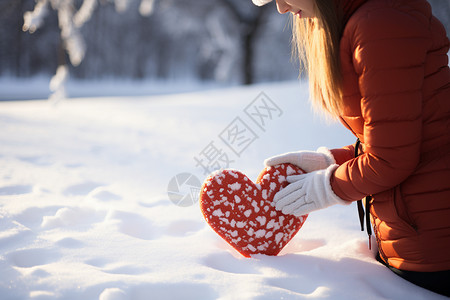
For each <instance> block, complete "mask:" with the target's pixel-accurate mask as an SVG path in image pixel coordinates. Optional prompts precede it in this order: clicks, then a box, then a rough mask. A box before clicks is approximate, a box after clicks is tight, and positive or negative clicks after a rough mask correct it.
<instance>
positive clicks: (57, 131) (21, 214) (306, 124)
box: [0, 83, 444, 300]
mask: <svg viewBox="0 0 450 300" xmlns="http://www.w3.org/2000/svg"><path fill="white" fill-rule="evenodd" d="M30 88H31V87H29V86H27V85H24V86H23V89H24V91H25V90H30ZM105 89H107V88H105ZM7 92H8V87H7V86H3V87H1V88H0V93H3V96H4V95H5V93H7ZM105 92H107V91H105ZM262 92H263V93H264V94H261V93H262ZM306 98H307V87H306V85H304V84H298V83H282V84H267V85H257V86H252V87H247V88H229V89H221V90H208V91H203V92H191V93H184V94H178V95H158V96H136V95H132V96H120V97H103V98H101V97H97V98H71V99H69V100H65V101H62V102H59V103H57V104H54V103H53V104H52V103H49V102H48V101H46V100H37V101H13V102H0V128H1V130H0V166H1V167H0V298H1V299H4V300H6V299H83V300H84V299H101V300H113V299H114V300H115V299H193V300H199V299H222V300H224V299H230V300H231V299H267V300H272V299H303V298H308V299H309V298H328V299H358V300H359V299H410V300H413V299H441V298H442V299H443V298H444V297H441V296H439V295H436V294H434V293H432V292H429V291H426V290H424V289H421V288H419V287H417V286H414V285H412V284H410V283H408V282H406V281H404V280H402V279H401V278H399V277H397V276H396V275H394V274H393V273H391V272H390V271H389V270H387V269H386V268H385V267H383V266H381V265H380V264H378V263H377V262H376V261H375V260H374V258H373V255H372V252H371V251H369V250H368V247H367V237H366V235H365V233H363V232H361V231H359V222H358V217H357V212H356V207H355V205H351V206H348V207H331V208H329V209H326V210H323V211H319V212H316V213H313V214H311V215H310V216H309V218H308V219H307V221H306V223H305V225H304V226H303V227H302V229H301V230H300V231H299V233H298V234H297V236H295V237H294V239H293V240H292V241H291V242H290V243H289V244H288V245H287V246H286V248H285V249H284V250H283V251H282V252H281V254H280V255H279V256H277V257H269V256H263V255H258V256H256V257H253V258H251V259H247V258H244V257H242V256H240V255H239V254H238V253H237V252H236V251H235V250H234V249H232V248H231V247H230V246H228V244H226V243H225V242H224V241H223V240H221V238H220V237H219V236H218V235H217V234H216V233H215V232H213V231H212V230H211V229H210V227H209V226H208V225H207V224H206V223H205V221H204V219H203V217H202V215H201V213H200V210H199V207H198V203H194V205H191V206H180V205H175V204H174V203H173V202H172V201H171V200H170V199H169V196H168V190H169V191H170V190H171V191H173V189H174V186H173V184H169V183H170V182H172V183H173V178H174V177H176V175H178V174H181V173H189V174H192V175H193V176H194V177H196V178H198V179H199V180H200V181H203V179H204V178H205V174H204V172H203V169H202V164H206V163H207V162H208V161H207V157H208V154H210V155H211V153H213V152H214V151H213V150H216V151H220V152H217V153H220V154H221V156H220V157H222V158H224V157H226V158H228V160H222V161H221V163H222V164H228V166H229V167H232V168H236V169H239V170H241V171H243V172H244V173H246V174H247V175H248V176H249V177H250V178H253V179H256V177H257V175H258V173H259V172H260V171H261V170H262V168H263V164H262V162H263V160H264V159H265V158H267V157H269V156H271V155H274V154H278V153H281V152H286V151H290V150H296V149H312V150H313V149H316V148H317V147H319V146H328V147H338V146H343V145H346V144H350V143H352V142H354V139H353V137H352V136H351V135H350V134H349V133H348V132H347V130H346V129H344V128H343V127H342V126H341V125H340V124H328V125H327V124H326V123H324V122H323V121H321V120H320V119H319V118H318V117H315V116H314V114H312V113H311V110H310V108H309V104H308V103H307V101H306ZM261 99H265V103H266V104H269V106H267V107H266V108H269V107H272V108H273V109H272V110H270V109H267V110H262V111H261V112H265V114H261V115H260V117H261V118H259V119H257V118H256V119H252V117H251V116H253V117H255V115H252V114H247V113H246V112H249V111H250V109H251V108H252V107H253V106H254V105H255V104H257V103H259V102H258V101H262V100H261ZM271 113H273V114H271ZM263 115H264V116H265V117H264V116H263ZM258 120H259V121H264V122H265V123H264V124H262V123H258ZM239 124H240V126H243V125H242V124H244V125H245V126H247V127H246V128H247V131H246V133H247V134H250V136H247V139H244V140H243V141H248V142H246V144H242V143H240V144H236V143H235V141H232V140H230V139H228V140H227V137H228V138H230V136H229V135H227V133H230V132H231V131H230V129H231V128H233V126H236V125H239ZM241 141H242V140H241ZM233 143H234V144H233ZM233 146H235V148H233ZM236 147H238V148H236ZM233 149H234V151H236V152H234V151H233ZM199 162H201V163H199ZM181 192H182V191H181V187H180V193H181ZM183 204H186V203H183Z"/></svg>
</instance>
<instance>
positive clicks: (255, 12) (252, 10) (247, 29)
mask: <svg viewBox="0 0 450 300" xmlns="http://www.w3.org/2000/svg"><path fill="white" fill-rule="evenodd" d="M219 1H220V2H221V3H222V5H223V6H224V7H226V8H227V9H228V10H229V12H230V14H231V15H232V16H233V18H234V19H235V20H236V22H238V23H239V24H240V38H241V45H242V53H243V65H242V74H244V84H252V83H253V82H254V71H253V70H254V61H253V59H254V47H255V39H256V37H257V35H258V32H259V29H260V28H261V24H262V22H264V17H265V16H266V15H267V11H268V9H271V8H272V7H270V5H265V6H263V7H255V6H253V5H252V4H251V1H242V0H237V1H235V0H219ZM249 5H250V6H249Z"/></svg>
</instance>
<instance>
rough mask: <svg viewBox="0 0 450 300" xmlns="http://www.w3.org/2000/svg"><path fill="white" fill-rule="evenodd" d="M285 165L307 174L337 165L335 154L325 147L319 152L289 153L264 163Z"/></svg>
mask: <svg viewBox="0 0 450 300" xmlns="http://www.w3.org/2000/svg"><path fill="white" fill-rule="evenodd" d="M283 163H290V164H293V165H296V166H297V167H299V168H301V169H303V170H304V171H305V172H308V173H309V172H312V171H317V170H322V169H326V168H328V166H330V165H332V164H335V163H336V161H335V160H334V157H333V154H331V152H330V150H328V149H327V148H325V147H320V148H319V149H317V151H297V152H289V153H284V154H280V155H276V156H273V157H270V158H268V159H266V160H265V161H264V164H265V165H266V166H268V167H269V166H275V165H279V164H283Z"/></svg>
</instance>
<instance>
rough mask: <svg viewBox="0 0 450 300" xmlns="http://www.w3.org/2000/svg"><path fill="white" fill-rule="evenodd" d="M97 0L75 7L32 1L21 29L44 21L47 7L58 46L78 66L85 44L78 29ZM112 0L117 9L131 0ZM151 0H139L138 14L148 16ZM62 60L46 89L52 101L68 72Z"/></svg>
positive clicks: (53, 0)
mask: <svg viewBox="0 0 450 300" xmlns="http://www.w3.org/2000/svg"><path fill="white" fill-rule="evenodd" d="M97 1H98V0H82V2H81V5H80V6H77V4H78V3H77V2H78V1H75V0H36V4H35V6H34V10H33V11H28V12H26V13H25V14H24V17H23V18H24V24H23V27H22V29H23V31H28V32H30V33H34V32H35V31H36V30H37V29H39V27H41V25H42V24H43V22H44V19H45V17H46V15H47V13H48V10H49V9H50V8H51V9H53V10H55V11H56V12H57V15H58V25H59V28H60V32H61V41H62V45H61V47H62V48H64V50H65V51H66V52H67V54H68V57H69V59H70V63H71V64H72V65H73V66H78V65H79V64H80V63H81V62H82V60H83V58H84V56H85V53H86V44H85V42H84V39H83V36H82V34H81V32H80V28H81V27H82V26H83V25H84V24H85V23H86V22H87V21H88V20H89V19H90V18H91V17H92V14H93V12H94V10H95V9H96V7H97V5H98V3H97ZM108 1H113V2H114V4H115V7H116V10H117V11H118V12H121V11H124V10H126V9H127V7H128V5H129V3H130V1H133V0H108ZM153 6H154V0H140V9H139V11H140V13H141V14H143V15H150V14H151V13H152V11H153ZM67 69H68V68H67V66H66V64H65V63H62V64H60V66H59V67H58V69H57V72H56V74H55V76H54V78H53V79H52V80H51V84H50V89H51V90H52V91H53V95H52V98H53V99H55V100H58V99H61V98H64V97H65V91H64V84H65V82H66V79H67V76H68V71H67Z"/></svg>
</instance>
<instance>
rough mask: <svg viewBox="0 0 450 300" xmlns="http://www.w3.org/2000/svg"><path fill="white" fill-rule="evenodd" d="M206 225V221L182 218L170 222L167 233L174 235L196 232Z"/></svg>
mask: <svg viewBox="0 0 450 300" xmlns="http://www.w3.org/2000/svg"><path fill="white" fill-rule="evenodd" d="M204 227H205V224H204V222H199V221H191V220H180V221H175V222H172V223H170V224H169V225H168V226H167V228H166V230H165V231H166V234H168V235H172V236H186V235H190V234H194V233H196V232H197V231H199V230H201V229H203V228H204Z"/></svg>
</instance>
